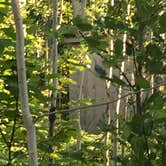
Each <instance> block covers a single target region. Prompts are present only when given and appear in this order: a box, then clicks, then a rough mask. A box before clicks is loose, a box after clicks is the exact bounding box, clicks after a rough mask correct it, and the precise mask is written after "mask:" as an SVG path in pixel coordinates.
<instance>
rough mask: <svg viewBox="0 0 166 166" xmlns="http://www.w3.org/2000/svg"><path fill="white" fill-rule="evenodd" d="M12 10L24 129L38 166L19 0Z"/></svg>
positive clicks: (33, 161)
mask: <svg viewBox="0 0 166 166" xmlns="http://www.w3.org/2000/svg"><path fill="white" fill-rule="evenodd" d="M12 10H13V14H14V20H15V26H16V59H17V72H18V84H19V93H20V101H21V109H22V116H23V121H24V127H25V128H26V131H27V144H28V153H29V165H30V166H36V165H37V163H38V162H37V145H36V132H35V126H34V124H33V121H32V117H31V113H30V110H29V105H28V90H27V83H26V71H25V70H26V69H25V59H24V32H23V20H22V17H21V13H20V5H19V0H12Z"/></svg>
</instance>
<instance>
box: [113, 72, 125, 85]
mask: <svg viewBox="0 0 166 166" xmlns="http://www.w3.org/2000/svg"><path fill="white" fill-rule="evenodd" d="M110 80H111V82H112V83H116V84H118V85H120V86H126V83H125V82H124V81H123V80H121V79H120V78H118V77H117V76H115V75H113V76H112V78H111V79H110Z"/></svg>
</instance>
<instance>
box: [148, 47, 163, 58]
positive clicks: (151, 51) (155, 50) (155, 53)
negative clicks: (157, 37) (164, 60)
mask: <svg viewBox="0 0 166 166" xmlns="http://www.w3.org/2000/svg"><path fill="white" fill-rule="evenodd" d="M146 49H147V54H148V56H149V58H152V59H158V60H160V57H161V56H162V52H161V50H160V48H159V47H158V46H157V45H155V44H149V45H148V46H147V47H146Z"/></svg>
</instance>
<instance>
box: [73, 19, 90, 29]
mask: <svg viewBox="0 0 166 166" xmlns="http://www.w3.org/2000/svg"><path fill="white" fill-rule="evenodd" d="M74 24H75V25H76V26H77V28H78V29H80V30H81V31H90V30H92V28H93V27H92V25H91V24H90V23H89V22H88V20H87V19H85V18H81V17H79V16H77V17H76V18H75V19H74Z"/></svg>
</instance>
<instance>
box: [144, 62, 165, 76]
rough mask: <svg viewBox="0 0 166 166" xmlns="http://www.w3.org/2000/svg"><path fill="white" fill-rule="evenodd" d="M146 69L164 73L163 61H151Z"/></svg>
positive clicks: (154, 72) (152, 72) (153, 72)
mask: <svg viewBox="0 0 166 166" xmlns="http://www.w3.org/2000/svg"><path fill="white" fill-rule="evenodd" d="M146 69H147V71H149V72H150V73H151V74H162V73H163V63H162V62H159V61H149V62H148V63H147V64H146Z"/></svg>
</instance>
